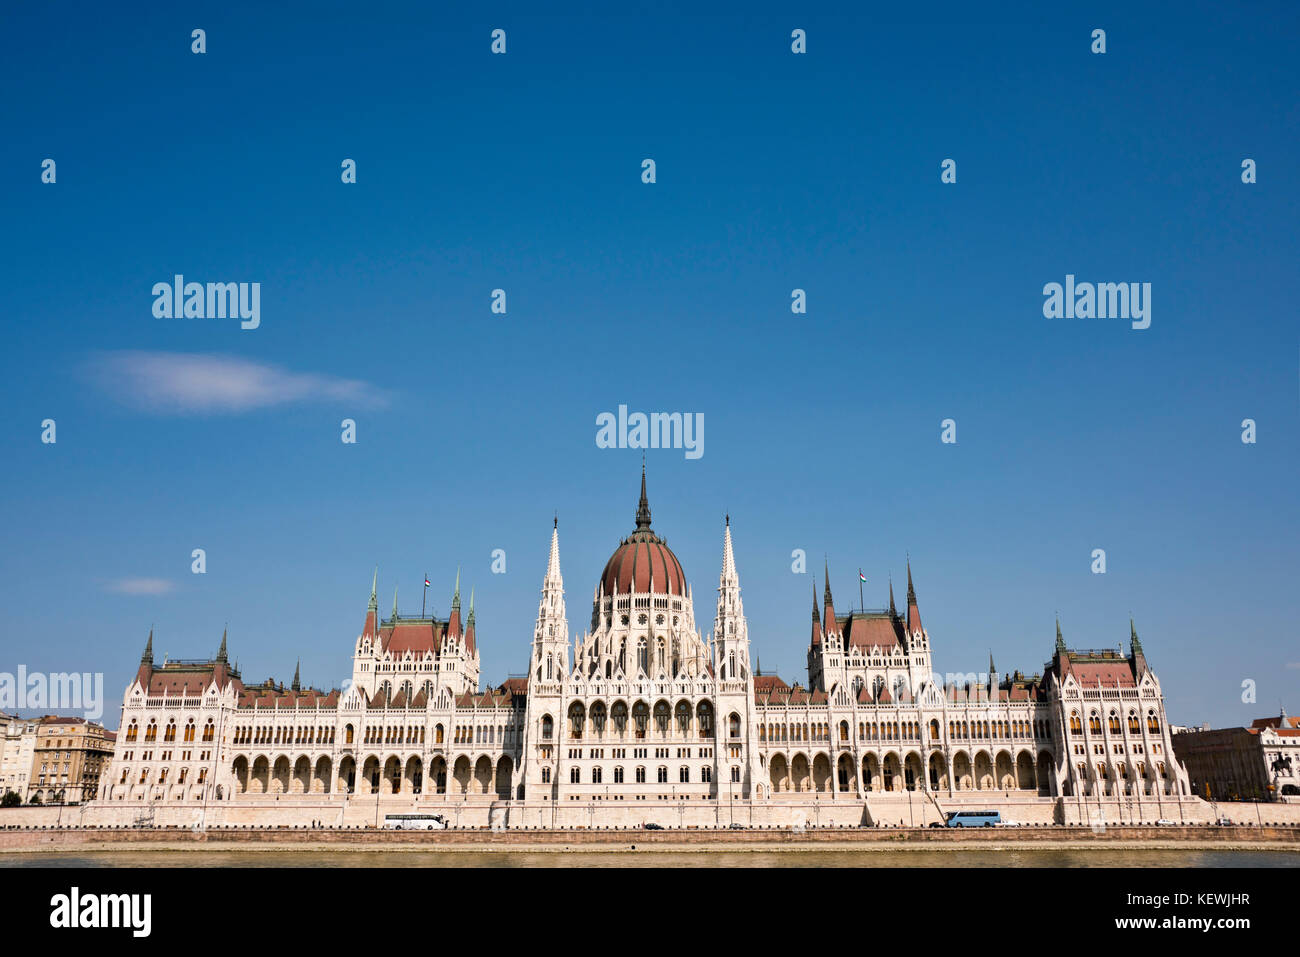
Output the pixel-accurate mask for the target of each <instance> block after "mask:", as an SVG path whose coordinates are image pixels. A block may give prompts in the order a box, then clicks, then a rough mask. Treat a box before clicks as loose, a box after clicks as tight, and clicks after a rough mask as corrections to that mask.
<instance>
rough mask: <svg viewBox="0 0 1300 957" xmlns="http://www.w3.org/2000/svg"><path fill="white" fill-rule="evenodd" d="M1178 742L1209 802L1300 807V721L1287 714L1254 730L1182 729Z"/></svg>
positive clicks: (1196, 790) (1192, 779)
mask: <svg viewBox="0 0 1300 957" xmlns="http://www.w3.org/2000/svg"><path fill="white" fill-rule="evenodd" d="M1173 742H1174V752H1175V753H1176V754H1177V755H1178V758H1179V760H1181V761H1182V762H1183V763H1184V764H1185V765H1186V767H1187V775H1188V778H1189V779H1190V782H1191V787H1192V791H1193V793H1195V794H1197V795H1199V796H1200V797H1203V798H1205V799H1206V800H1210V801H1241V800H1268V801H1283V802H1286V803H1300V718H1293V717H1290V716H1289V715H1287V713H1286V711H1285V710H1283V711H1282V712H1281V714H1280V715H1278V716H1277V717H1272V718H1260V719H1258V720H1256V721H1254V722H1252V723H1251V726H1250V727H1249V728H1218V729H1215V730H1208V729H1207V730H1194V729H1180V731H1179V732H1178V733H1176V734H1175V735H1174V736H1173Z"/></svg>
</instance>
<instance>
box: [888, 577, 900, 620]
mask: <svg viewBox="0 0 1300 957" xmlns="http://www.w3.org/2000/svg"><path fill="white" fill-rule="evenodd" d="M889 617H890V618H897V617H898V609H897V608H895V607H894V576H893V575H890V576H889Z"/></svg>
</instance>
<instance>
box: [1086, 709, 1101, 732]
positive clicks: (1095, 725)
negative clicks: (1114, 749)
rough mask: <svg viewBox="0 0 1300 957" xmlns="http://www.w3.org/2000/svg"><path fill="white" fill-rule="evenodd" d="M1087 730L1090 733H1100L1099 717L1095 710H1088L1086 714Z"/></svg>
mask: <svg viewBox="0 0 1300 957" xmlns="http://www.w3.org/2000/svg"><path fill="white" fill-rule="evenodd" d="M1088 731H1089V733H1091V734H1101V718H1099V717H1098V716H1097V712H1095V711H1093V712H1090V713H1089V715H1088Z"/></svg>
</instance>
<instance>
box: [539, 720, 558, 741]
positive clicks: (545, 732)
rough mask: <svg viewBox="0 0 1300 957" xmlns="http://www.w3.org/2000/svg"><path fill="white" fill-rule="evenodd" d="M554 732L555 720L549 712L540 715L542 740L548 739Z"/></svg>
mask: <svg viewBox="0 0 1300 957" xmlns="http://www.w3.org/2000/svg"><path fill="white" fill-rule="evenodd" d="M554 734H555V722H554V721H552V720H551V716H550V715H549V714H546V715H542V740H543V741H549V740H551V737H552V736H553V735H554Z"/></svg>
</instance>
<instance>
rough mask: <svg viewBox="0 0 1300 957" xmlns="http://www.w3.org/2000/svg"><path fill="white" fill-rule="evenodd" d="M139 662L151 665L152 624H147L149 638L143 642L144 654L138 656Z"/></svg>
mask: <svg viewBox="0 0 1300 957" xmlns="http://www.w3.org/2000/svg"><path fill="white" fill-rule="evenodd" d="M140 664H142V665H143V664H148V665H153V625H150V626H149V640H148V641H146V642H145V643H144V654H142V655H141V656H140Z"/></svg>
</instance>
